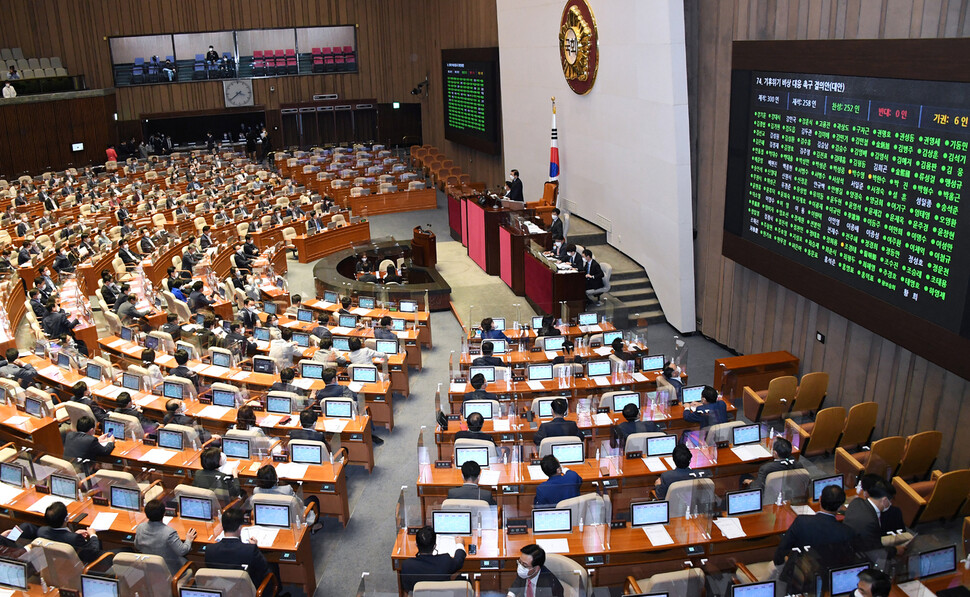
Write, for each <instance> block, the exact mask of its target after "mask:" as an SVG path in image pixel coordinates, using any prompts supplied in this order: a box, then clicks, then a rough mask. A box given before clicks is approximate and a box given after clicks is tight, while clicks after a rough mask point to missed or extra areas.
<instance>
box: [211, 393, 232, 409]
mask: <svg viewBox="0 0 970 597" xmlns="http://www.w3.org/2000/svg"><path fill="white" fill-rule="evenodd" d="M212 404H214V405H216V406H222V407H225V408H236V393H235V392H232V391H230V390H212Z"/></svg>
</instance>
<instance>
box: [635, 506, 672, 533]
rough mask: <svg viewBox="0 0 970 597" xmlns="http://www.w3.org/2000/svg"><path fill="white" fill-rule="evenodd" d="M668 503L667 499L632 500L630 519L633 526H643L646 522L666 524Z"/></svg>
mask: <svg viewBox="0 0 970 597" xmlns="http://www.w3.org/2000/svg"><path fill="white" fill-rule="evenodd" d="M669 505H670V504H669V503H668V502H667V501H657V502H633V503H631V504H630V520H632V521H633V522H632V523H631V524H632V525H633V526H635V527H643V526H647V525H648V524H667V523H668V522H670V518H669V514H668V512H669V510H668V507H669Z"/></svg>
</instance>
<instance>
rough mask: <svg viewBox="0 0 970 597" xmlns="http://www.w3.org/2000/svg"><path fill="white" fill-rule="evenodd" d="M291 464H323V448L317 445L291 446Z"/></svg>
mask: <svg viewBox="0 0 970 597" xmlns="http://www.w3.org/2000/svg"><path fill="white" fill-rule="evenodd" d="M289 447H290V462H296V463H298V464H323V449H322V446H318V445H315V444H300V443H291V444H290V446H289Z"/></svg>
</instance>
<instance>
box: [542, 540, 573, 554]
mask: <svg viewBox="0 0 970 597" xmlns="http://www.w3.org/2000/svg"><path fill="white" fill-rule="evenodd" d="M535 542H536V545H538V546H539V547H541V548H542V549H544V550H545V552H546V553H569V540H568V539H559V538H557V539H536V540H535Z"/></svg>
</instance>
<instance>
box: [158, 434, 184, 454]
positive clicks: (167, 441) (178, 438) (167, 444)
mask: <svg viewBox="0 0 970 597" xmlns="http://www.w3.org/2000/svg"><path fill="white" fill-rule="evenodd" d="M184 439H185V438H184V437H183V436H182V432H181V431H173V430H171V429H159V430H158V447H160V448H168V449H170V450H182V449H184V445H185V442H184Z"/></svg>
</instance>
